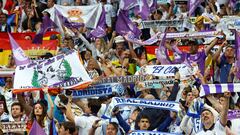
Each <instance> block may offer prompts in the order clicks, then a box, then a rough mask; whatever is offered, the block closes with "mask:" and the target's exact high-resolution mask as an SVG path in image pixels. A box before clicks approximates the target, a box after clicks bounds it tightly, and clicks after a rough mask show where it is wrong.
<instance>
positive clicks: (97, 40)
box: [95, 38, 101, 46]
mask: <svg viewBox="0 0 240 135" xmlns="http://www.w3.org/2000/svg"><path fill="white" fill-rule="evenodd" d="M95 45H96V46H101V39H100V38H97V39H96V40H95Z"/></svg>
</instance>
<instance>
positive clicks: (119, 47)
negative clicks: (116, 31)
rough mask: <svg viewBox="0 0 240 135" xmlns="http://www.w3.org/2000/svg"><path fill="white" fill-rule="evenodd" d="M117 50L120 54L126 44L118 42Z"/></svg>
mask: <svg viewBox="0 0 240 135" xmlns="http://www.w3.org/2000/svg"><path fill="white" fill-rule="evenodd" d="M116 51H117V53H118V54H121V53H122V52H123V51H124V44H123V43H117V44H116Z"/></svg>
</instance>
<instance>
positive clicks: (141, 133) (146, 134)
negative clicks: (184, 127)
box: [128, 130, 180, 135]
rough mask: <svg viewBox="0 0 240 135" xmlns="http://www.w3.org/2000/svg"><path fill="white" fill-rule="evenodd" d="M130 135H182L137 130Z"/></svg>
mask: <svg viewBox="0 0 240 135" xmlns="http://www.w3.org/2000/svg"><path fill="white" fill-rule="evenodd" d="M128 135H180V134H177V133H166V132H157V131H147V130H135V131H133V132H131V133H130V134H128Z"/></svg>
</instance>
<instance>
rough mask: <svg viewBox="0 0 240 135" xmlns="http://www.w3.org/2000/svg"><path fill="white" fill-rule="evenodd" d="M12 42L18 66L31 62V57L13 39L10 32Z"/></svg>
mask: <svg viewBox="0 0 240 135" xmlns="http://www.w3.org/2000/svg"><path fill="white" fill-rule="evenodd" d="M8 36H9V39H10V44H11V47H12V52H13V57H14V60H15V63H16V65H17V66H19V65H23V64H27V63H30V59H29V58H28V57H27V56H26V55H25V54H24V51H23V49H22V48H21V47H20V46H19V45H18V43H17V42H16V41H15V40H14V39H13V37H12V35H11V34H9V33H8Z"/></svg>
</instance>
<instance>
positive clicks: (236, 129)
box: [231, 119, 240, 135]
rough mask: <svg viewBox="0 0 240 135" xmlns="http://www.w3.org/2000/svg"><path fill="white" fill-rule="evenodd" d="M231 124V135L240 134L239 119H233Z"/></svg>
mask: <svg viewBox="0 0 240 135" xmlns="http://www.w3.org/2000/svg"><path fill="white" fill-rule="evenodd" d="M231 122H232V126H231V130H232V131H233V133H236V135H237V134H239V133H240V119H233V120H231Z"/></svg>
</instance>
